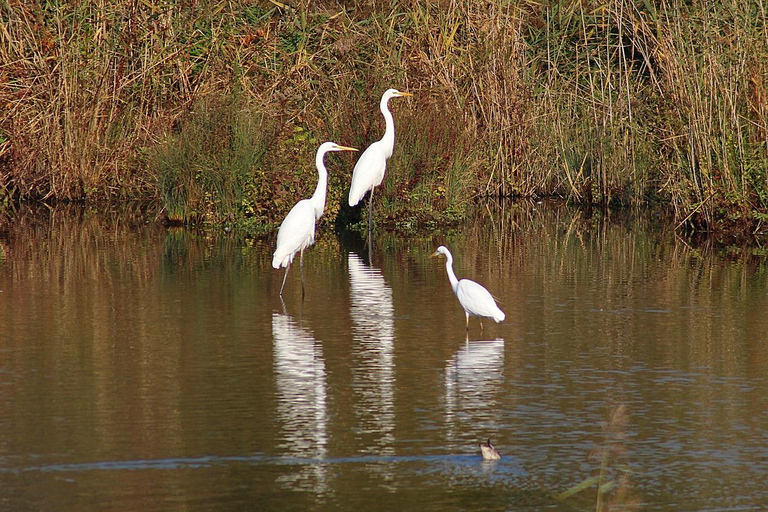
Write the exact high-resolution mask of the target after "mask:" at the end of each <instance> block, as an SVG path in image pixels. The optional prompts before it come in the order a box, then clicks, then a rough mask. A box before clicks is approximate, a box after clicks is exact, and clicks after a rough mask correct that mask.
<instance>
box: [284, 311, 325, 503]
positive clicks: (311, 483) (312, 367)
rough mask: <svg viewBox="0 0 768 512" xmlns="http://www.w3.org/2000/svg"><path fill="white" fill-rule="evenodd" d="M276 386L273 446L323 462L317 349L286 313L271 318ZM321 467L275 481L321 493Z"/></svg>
mask: <svg viewBox="0 0 768 512" xmlns="http://www.w3.org/2000/svg"><path fill="white" fill-rule="evenodd" d="M272 337H273V342H274V357H275V385H276V388H277V397H276V398H277V419H278V421H279V422H280V424H281V429H280V438H279V442H278V443H277V446H278V448H280V449H281V450H283V452H284V454H286V455H291V456H294V457H302V458H309V459H324V458H325V457H326V455H327V451H328V408H327V400H326V394H327V377H326V368H325V359H324V357H323V348H322V345H321V344H320V343H319V342H318V341H317V340H315V338H314V336H313V335H312V333H311V332H310V331H309V330H308V329H306V328H304V327H302V326H301V325H300V324H299V323H297V322H296V320H294V319H293V317H291V316H290V315H288V314H287V313H285V312H283V313H282V314H281V313H277V312H276V313H273V314H272ZM326 473H327V470H326V468H325V466H324V465H323V464H321V463H317V464H307V465H303V466H301V469H300V470H299V471H297V472H295V473H293V472H290V473H285V474H283V475H281V476H280V478H279V482H281V483H283V484H286V485H288V484H290V486H291V487H300V488H307V487H308V488H311V489H313V490H315V491H321V490H323V489H324V488H325V487H326V486H327V474H326Z"/></svg>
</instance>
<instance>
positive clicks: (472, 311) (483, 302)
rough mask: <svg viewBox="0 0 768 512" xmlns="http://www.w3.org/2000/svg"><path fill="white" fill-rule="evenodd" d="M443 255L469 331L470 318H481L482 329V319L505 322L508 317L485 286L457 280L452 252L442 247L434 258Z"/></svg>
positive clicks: (467, 280)
mask: <svg viewBox="0 0 768 512" xmlns="http://www.w3.org/2000/svg"><path fill="white" fill-rule="evenodd" d="M441 254H442V255H443V256H445V258H446V261H445V270H446V271H447V272H448V280H449V281H450V282H451V288H453V293H454V294H456V298H457V299H459V304H461V307H462V308H464V314H465V315H466V316H467V330H469V317H470V316H479V317H480V318H481V320H480V329H482V328H483V321H482V317H487V318H492V319H493V320H494V321H495V322H496V323H499V322H501V321H503V320H504V318H505V317H506V315H504V312H503V311H502V310H501V309H499V306H497V305H496V301H495V300H494V299H493V296H492V295H491V293H490V292H489V291H488V290H486V289H485V287H483V285H481V284H478V283H476V282H474V281H472V280H470V279H462V280H458V279H456V274H454V273H453V256H452V255H451V251H449V250H448V249H447V248H446V247H445V246H443V245H441V246H440V247H438V248H437V251H435V253H434V254H433V255H432V256H433V257H434V256H439V255H441Z"/></svg>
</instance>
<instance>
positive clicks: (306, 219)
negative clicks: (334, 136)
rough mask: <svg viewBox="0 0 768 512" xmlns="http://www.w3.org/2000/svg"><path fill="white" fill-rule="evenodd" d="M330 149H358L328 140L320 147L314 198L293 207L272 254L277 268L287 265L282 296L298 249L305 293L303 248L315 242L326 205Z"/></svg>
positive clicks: (280, 231)
mask: <svg viewBox="0 0 768 512" xmlns="http://www.w3.org/2000/svg"><path fill="white" fill-rule="evenodd" d="M329 151H357V149H355V148H348V147H346V146H339V145H338V144H336V143H335V142H325V143H323V144H321V145H320V147H319V148H317V155H316V156H315V166H316V167H317V173H318V175H319V176H318V179H317V188H315V193H314V194H312V197H311V198H309V199H302V200H301V201H299V202H298V203H296V204H295V205H294V207H293V208H291V211H290V212H288V215H286V217H285V220H284V221H283V223H282V224H280V229H279V230H278V232H277V248H276V249H275V255H274V257H273V258H272V266H273V267H274V268H280V267H285V276H283V285H282V286H281V287H280V295H281V296H282V295H283V288H285V280H286V278H287V277H288V270H290V268H291V263H292V262H293V258H294V256H296V253H297V252H298V253H299V254H300V256H299V261H300V264H301V269H302V278H301V294H302V296H303V295H304V249H306V248H307V247H309V246H310V245H312V244H313V243H315V221H317V220H318V219H319V218H320V217H321V216H322V215H323V210H324V209H325V194H326V188H327V187H328V171H327V170H326V169H325V164H324V163H323V158H324V157H325V154H326V153H328V152H329Z"/></svg>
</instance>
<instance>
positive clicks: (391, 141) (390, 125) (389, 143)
mask: <svg viewBox="0 0 768 512" xmlns="http://www.w3.org/2000/svg"><path fill="white" fill-rule="evenodd" d="M388 101H389V98H382V99H381V104H380V105H379V108H380V109H381V113H382V114H383V115H384V121H385V122H386V123H387V127H386V129H385V130H384V136H383V137H382V138H381V142H383V143H384V144H385V145H386V147H387V150H388V153H389V154H388V155H387V158H389V157H391V156H392V151H394V149H395V120H394V119H393V118H392V112H390V111H389V105H387V102H388Z"/></svg>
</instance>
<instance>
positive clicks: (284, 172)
mask: <svg viewBox="0 0 768 512" xmlns="http://www.w3.org/2000/svg"><path fill="white" fill-rule="evenodd" d="M0 12H1V13H2V24H3V30H2V31H0V40H1V42H2V44H0V62H3V63H4V64H3V65H2V68H0V106H1V107H2V108H1V109H0V111H1V112H3V113H2V114H0V199H1V200H3V201H5V202H6V203H7V202H9V201H24V200H41V199H45V200H48V201H86V202H93V201H102V200H126V199H142V200H150V201H154V202H156V203H157V204H158V205H160V209H161V214H162V216H164V217H165V219H166V220H168V221H170V222H180V223H211V224H222V223H233V224H238V225H240V226H243V227H244V228H246V229H251V230H254V231H266V230H269V229H272V228H273V227H274V226H275V225H276V224H277V223H278V222H279V221H280V220H281V219H282V218H283V216H284V215H285V213H286V212H287V211H288V209H290V207H291V206H292V205H293V204H294V203H295V201H296V200H298V199H299V198H301V197H306V196H308V195H309V194H311V191H312V189H313V188H314V186H315V170H314V166H313V161H314V151H315V149H316V147H317V145H318V144H319V143H321V142H323V141H324V140H335V141H337V142H339V143H342V144H345V145H350V146H354V147H360V148H363V147H365V146H367V145H368V144H369V143H370V142H372V141H374V140H376V139H378V138H379V137H380V136H381V133H382V131H383V121H382V119H381V115H380V114H379V112H378V108H377V107H378V99H379V97H380V95H381V93H382V91H384V90H385V89H386V88H388V87H390V86H396V87H398V88H401V89H406V90H408V91H410V92H413V93H414V94H415V96H414V97H413V98H410V99H407V100H399V102H393V104H392V110H393V111H394V115H395V119H396V124H397V143H396V148H395V154H394V156H393V157H392V159H391V160H390V165H389V170H388V175H387V177H386V179H385V183H384V186H382V187H381V189H382V190H381V193H380V195H377V203H376V205H375V214H376V217H377V222H379V223H380V224H381V225H382V226H389V227H394V228H398V227H402V226H416V227H417V228H429V227H431V226H435V225H438V224H442V223H447V222H454V221H456V220H457V219H460V218H462V217H463V216H465V215H467V212H468V211H469V207H470V206H471V205H473V204H477V203H483V202H485V201H488V200H489V199H493V198H498V197H529V198H537V197H551V196H556V197H561V198H565V199H567V200H569V201H572V202H574V203H579V204H585V205H601V206H616V205H624V206H626V205H630V206H638V205H646V204H648V203H654V204H659V203H660V204H666V205H668V206H669V208H670V209H671V210H672V211H673V212H674V223H675V224H676V225H679V226H680V228H681V229H689V230H696V231H713V230H714V231H720V232H722V233H729V232H739V233H742V234H747V235H749V234H750V233H755V232H760V231H761V230H762V229H763V223H764V221H765V220H766V219H767V218H768V128H767V127H766V119H768V91H767V90H766V84H767V83H768V38H766V37H765V35H766V31H767V30H768V29H767V28H766V13H765V12H764V10H762V9H761V5H760V4H759V3H758V2H748V3H747V4H746V5H744V4H741V3H740V4H736V3H732V4H718V5H717V6H714V5H712V6H710V5H689V6H679V5H674V4H673V5H669V4H667V3H665V2H661V3H657V4H650V3H649V4H643V6H642V7H639V6H637V5H635V4H633V3H630V2H626V1H623V0H615V1H609V2H601V3H593V4H584V3H582V2H574V3H568V2H565V3H558V4H557V5H552V6H549V7H547V6H540V5H534V4H530V3H527V2H510V3H505V4H501V3H496V2H493V3H490V4H489V3H484V2H477V1H470V2H461V3H459V2H451V1H443V2H401V3H398V4H396V5H395V6H394V7H392V6H390V5H389V4H386V5H385V4H381V5H380V4H378V3H375V2H358V3H355V4H354V6H352V7H348V8H346V9H343V10H341V9H340V8H339V7H338V6H337V5H336V4H335V3H332V2H311V3H309V4H301V5H298V4H297V5H296V6H293V7H291V6H289V5H287V4H284V3H280V2H259V3H256V4H254V3H252V2H246V1H235V2H226V3H225V2H218V1H212V2H208V3H193V4H188V5H184V6H169V5H165V4H163V5H161V4H153V3H151V2H143V3H138V4H137V3H133V2H127V1H123V2H112V3H109V4H108V5H101V4H99V3H97V2H81V3H78V4H76V5H75V4H63V5H61V4H59V5H56V4H51V3H46V4H41V5H31V4H23V3H8V4H4V5H3V6H2V8H0ZM353 165H354V158H353V157H352V156H349V155H345V156H334V157H333V158H332V159H329V162H328V167H329V169H330V177H329V193H328V203H327V210H326V216H325V217H324V218H323V221H324V222H325V223H326V224H343V225H349V224H355V223H357V222H359V220H360V218H361V217H360V213H361V212H360V211H359V210H353V211H349V210H347V209H346V208H345V207H344V204H343V201H342V200H341V199H342V198H343V197H344V196H345V194H346V192H347V189H348V186H349V179H350V176H351V169H352V167H353Z"/></svg>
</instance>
